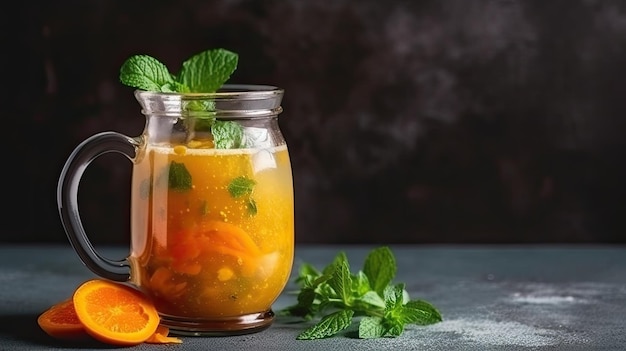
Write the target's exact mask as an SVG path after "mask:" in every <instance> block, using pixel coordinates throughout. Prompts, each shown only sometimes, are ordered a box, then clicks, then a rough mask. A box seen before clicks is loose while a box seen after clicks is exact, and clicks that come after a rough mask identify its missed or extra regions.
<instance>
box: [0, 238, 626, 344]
mask: <svg viewBox="0 0 626 351" xmlns="http://www.w3.org/2000/svg"><path fill="white" fill-rule="evenodd" d="M391 248H392V250H393V252H394V254H395V255H396V258H397V260H398V264H399V268H398V275H397V277H396V281H397V282H405V283H407V289H408V290H409V292H410V293H411V295H412V297H413V298H422V299H425V300H427V301H430V302H431V303H433V304H434V305H435V306H437V307H438V308H439V309H440V310H441V312H442V314H443V317H444V321H443V322H441V323H438V324H435V325H431V326H426V327H420V326H411V327H409V328H408V329H407V330H406V331H405V333H404V334H403V335H402V336H400V337H398V338H385V339H373V340H360V339H355V338H351V337H350V336H349V335H350V334H348V336H346V335H340V336H335V337H333V338H329V339H324V340H316V341H297V340H296V339H295V338H296V335H297V334H298V332H299V331H301V330H302V329H303V328H304V326H303V325H302V324H293V323H287V322H286V321H283V320H281V319H280V318H278V319H277V320H276V322H275V323H274V324H273V325H272V326H271V327H270V328H269V329H268V330H266V331H263V332H260V333H256V334H251V335H244V336H236V337H215V338H194V337H184V338H183V344H179V345H148V344H144V345H139V346H136V347H131V348H125V349H132V350H345V351H349V350H446V351H450V350H626V248H625V247H617V246H612V247H611V246H593V247H591V246H392V247H391ZM370 249H371V247H365V246H358V247H348V246H345V247H344V246H302V247H298V248H297V250H296V261H295V269H294V272H295V270H296V269H297V267H298V265H299V264H300V263H301V262H303V261H306V262H310V263H312V264H314V265H316V266H318V267H320V268H321V267H322V266H324V265H326V264H327V263H329V262H330V260H331V259H332V258H333V257H334V256H335V255H336V254H337V253H338V252H339V251H345V252H346V253H347V255H348V258H349V260H350V262H351V264H352V268H353V270H355V269H358V268H360V267H361V265H362V262H363V258H364V257H365V255H366V254H367V252H369V250H370ZM100 250H101V252H103V253H104V254H105V255H106V256H108V257H110V258H121V257H123V255H124V254H125V250H123V249H120V248H100ZM93 277H94V275H93V274H92V273H91V272H90V271H88V270H87V269H86V268H85V267H84V266H83V265H82V264H81V263H80V262H79V260H78V257H77V256H76V255H75V254H74V252H73V251H72V250H71V249H70V247H69V245H67V246H66V245H60V246H42V245H38V246H11V245H4V246H2V247H0V350H49V349H55V350H78V349H99V350H102V349H112V348H114V347H109V346H107V345H102V344H98V343H95V342H94V343H90V344H80V345H76V344H68V343H65V344H64V343H59V342H58V341H55V340H52V339H51V338H49V337H48V336H47V335H45V334H44V333H43V332H42V331H41V330H40V329H39V327H38V326H37V322H36V319H37V316H38V315H39V314H40V313H41V312H42V311H44V310H45V309H46V308H48V307H49V306H50V305H52V304H53V303H56V302H58V301H60V300H61V299H64V298H66V297H68V296H70V294H71V292H72V291H73V289H74V288H75V287H76V286H78V284H80V283H81V282H83V281H85V280H87V279H90V278H93ZM294 302H295V298H294V297H293V296H292V295H289V294H286V293H285V294H283V295H282V296H281V297H280V298H279V300H278V301H277V303H276V304H275V306H274V308H275V310H278V309H281V308H283V307H286V306H287V305H290V304H292V303H294Z"/></svg>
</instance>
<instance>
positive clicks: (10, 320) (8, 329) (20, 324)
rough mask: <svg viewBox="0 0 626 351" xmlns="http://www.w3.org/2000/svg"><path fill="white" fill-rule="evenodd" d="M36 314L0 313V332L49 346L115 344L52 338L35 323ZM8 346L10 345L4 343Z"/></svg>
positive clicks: (13, 337)
mask: <svg viewBox="0 0 626 351" xmlns="http://www.w3.org/2000/svg"><path fill="white" fill-rule="evenodd" d="M37 317H39V315H36V314H9V315H0V334H4V335H7V336H8V338H7V339H9V340H15V341H16V342H17V341H19V342H25V343H28V344H33V345H40V346H44V347H49V348H69V349H84V348H91V349H113V348H118V347H117V346H113V345H107V344H103V343H100V342H98V341H95V340H84V341H83V340H80V341H66V340H58V339H54V338H52V337H51V336H49V335H48V334H46V333H45V332H44V331H43V330H41V328H40V327H39V325H38V324H37ZM6 346H10V345H6Z"/></svg>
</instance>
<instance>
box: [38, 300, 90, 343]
mask: <svg viewBox="0 0 626 351" xmlns="http://www.w3.org/2000/svg"><path fill="white" fill-rule="evenodd" d="M37 324H39V327H41V329H42V330H43V331H44V332H46V334H48V335H50V336H52V337H54V338H57V339H70V340H72V339H84V338H87V337H88V335H87V333H86V332H85V329H84V328H83V325H82V323H81V322H80V320H79V319H78V316H77V315H76V311H75V310H74V303H73V302H72V299H67V300H64V301H62V302H59V303H57V304H55V305H53V306H52V307H50V308H49V309H48V310H46V311H44V312H43V313H42V314H41V315H40V316H39V317H38V318H37Z"/></svg>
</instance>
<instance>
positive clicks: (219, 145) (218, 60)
mask: <svg viewBox="0 0 626 351" xmlns="http://www.w3.org/2000/svg"><path fill="white" fill-rule="evenodd" d="M238 62H239V56H238V55H237V54H236V53H234V52H231V51H228V50H225V49H211V50H206V51H203V52H201V53H198V54H196V55H194V56H192V57H190V58H189V59H188V60H186V61H184V62H183V63H182V67H181V69H180V72H179V73H178V74H177V75H174V74H172V73H170V71H169V70H168V68H167V66H165V64H163V63H162V62H160V61H159V60H157V59H156V58H154V57H152V56H149V55H133V56H131V57H129V58H128V59H127V60H126V61H124V63H123V64H122V67H121V68H120V76H119V79H120V82H121V83H122V84H124V85H127V86H130V87H132V88H137V89H140V90H145V91H152V92H162V93H213V92H215V91H217V90H218V89H219V88H220V87H221V86H222V85H224V83H226V81H228V79H230V76H231V75H232V74H233V73H234V72H235V70H236V69H237V64H238ZM183 108H184V109H186V110H187V111H188V112H189V113H190V115H194V116H195V115H198V114H194V113H193V112H198V111H208V112H214V111H215V104H214V103H213V102H212V101H202V102H201V101H189V102H187V103H186V104H185V105H184V106H183ZM207 115H208V116H209V117H207ZM199 116H204V117H199V118H204V119H199V121H203V123H197V128H203V129H208V128H210V129H211V131H212V133H213V138H214V142H215V148H216V149H231V148H241V147H245V145H244V143H243V127H242V126H241V125H239V124H238V123H236V122H233V121H216V120H215V118H214V117H211V114H210V113H209V114H206V113H205V114H200V115H199ZM213 116H214V114H213ZM218 122H219V123H218Z"/></svg>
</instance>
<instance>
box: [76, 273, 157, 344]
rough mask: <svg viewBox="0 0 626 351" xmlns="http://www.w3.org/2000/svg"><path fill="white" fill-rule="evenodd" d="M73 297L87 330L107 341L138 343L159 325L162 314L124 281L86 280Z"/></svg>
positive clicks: (78, 314)
mask: <svg viewBox="0 0 626 351" xmlns="http://www.w3.org/2000/svg"><path fill="white" fill-rule="evenodd" d="M73 301H74V308H75V310H76V315H77V316H78V319H79V320H80V322H81V324H82V325H83V327H84V328H85V331H86V332H87V333H88V334H89V335H91V336H92V337H93V338H94V339H97V340H99V341H102V342H104V343H108V344H112V345H122V346H131V345H138V344H141V343H143V342H144V341H146V340H147V339H148V338H150V336H152V334H154V332H155V331H156V330H157V327H158V326H159V321H160V319H159V315H158V313H157V311H156V309H155V308H154V305H153V304H152V302H151V301H150V300H149V299H148V297H147V296H146V295H144V294H143V293H142V292H140V291H139V290H137V289H134V288H132V287H130V286H127V285H124V284H121V283H115V282H111V281H107V280H101V279H94V280H89V281H86V282H85V283H83V284H81V285H80V286H79V287H78V288H77V289H76V291H75V292H74V296H73Z"/></svg>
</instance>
